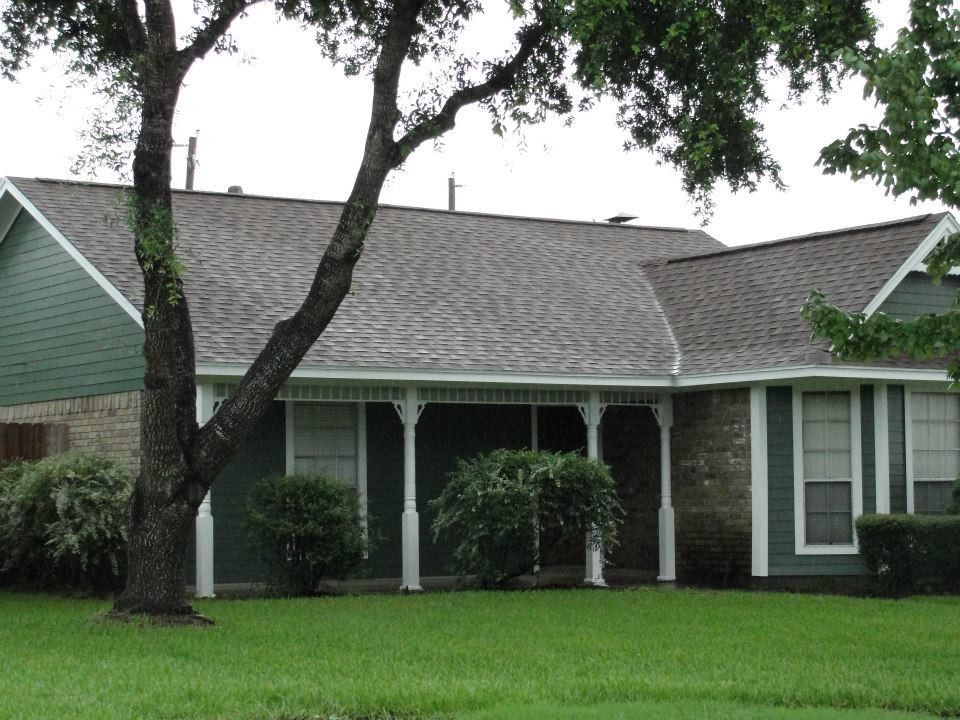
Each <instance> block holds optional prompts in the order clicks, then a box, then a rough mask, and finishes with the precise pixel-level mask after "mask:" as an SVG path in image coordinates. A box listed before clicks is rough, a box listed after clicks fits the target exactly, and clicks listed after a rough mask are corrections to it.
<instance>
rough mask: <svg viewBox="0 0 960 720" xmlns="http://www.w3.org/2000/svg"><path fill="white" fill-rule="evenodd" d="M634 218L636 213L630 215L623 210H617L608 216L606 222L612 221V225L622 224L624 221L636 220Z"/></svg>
mask: <svg viewBox="0 0 960 720" xmlns="http://www.w3.org/2000/svg"><path fill="white" fill-rule="evenodd" d="M636 219H637V216H636V215H631V214H630V213H625V212H618V213H617V214H616V215H614V216H613V217H608V218H607V222H608V223H612V224H613V225H623V224H624V223H626V222H630V221H631V220H636Z"/></svg>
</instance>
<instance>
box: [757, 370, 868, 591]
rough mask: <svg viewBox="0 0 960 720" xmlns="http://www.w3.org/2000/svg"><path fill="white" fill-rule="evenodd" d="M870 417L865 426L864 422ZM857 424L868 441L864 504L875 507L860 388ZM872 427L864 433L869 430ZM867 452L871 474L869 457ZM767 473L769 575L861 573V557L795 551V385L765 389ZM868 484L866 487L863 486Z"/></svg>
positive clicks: (863, 395) (864, 396) (864, 404)
mask: <svg viewBox="0 0 960 720" xmlns="http://www.w3.org/2000/svg"><path fill="white" fill-rule="evenodd" d="M867 416H869V426H868V425H867V419H868V418H867ZM861 423H862V426H863V433H864V435H867V434H869V435H870V440H869V443H867V442H865V443H864V444H863V452H864V463H863V471H864V472H863V485H864V508H865V509H866V508H867V507H871V508H873V507H875V504H876V503H875V488H876V480H875V478H874V474H873V469H874V462H873V437H872V436H873V432H872V428H873V394H872V392H869V391H868V388H863V389H861ZM868 427H869V428H870V432H869V433H868V431H867V428H868ZM868 450H869V454H870V456H871V457H870V459H869V475H868V458H867V452H868ZM767 477H768V483H769V500H768V503H769V504H768V508H769V512H770V515H769V530H768V539H769V571H770V575H771V576H773V577H776V576H797V575H857V574H860V573H861V572H863V563H862V562H861V560H860V556H859V555H797V554H796V552H795V550H796V546H795V536H794V506H793V505H794V502H793V487H794V477H793V389H792V388H790V387H770V388H767ZM868 485H869V486H871V487H870V489H869V490H867V486H868Z"/></svg>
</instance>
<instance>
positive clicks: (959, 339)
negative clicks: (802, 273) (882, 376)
mask: <svg viewBox="0 0 960 720" xmlns="http://www.w3.org/2000/svg"><path fill="white" fill-rule="evenodd" d="M800 314H801V316H802V317H803V318H804V319H805V320H807V321H808V322H809V323H810V325H811V326H812V328H813V337H814V338H821V339H826V340H828V341H829V342H830V351H831V352H832V353H833V355H834V357H836V358H837V359H838V360H875V359H883V358H897V357H908V358H913V359H915V360H929V359H931V358H942V357H947V356H949V355H951V354H952V353H954V352H956V351H957V350H960V307H958V306H957V304H956V303H955V304H954V307H953V308H951V309H950V310H949V311H948V312H946V313H942V314H939V315H935V314H929V315H921V316H920V317H918V318H915V319H913V320H898V319H895V318H892V317H890V316H889V315H886V314H884V313H882V312H876V313H874V314H873V315H871V316H869V317H867V315H865V314H864V313H861V312H853V313H851V312H846V311H845V310H842V309H841V308H838V307H836V306H834V305H830V304H829V303H828V302H827V300H826V298H825V297H824V296H823V295H822V294H821V293H819V292H817V291H814V292H812V293H810V297H809V298H808V299H807V302H806V303H805V304H804V306H803V309H802V310H801V313H800ZM948 374H949V376H950V378H951V379H952V380H953V381H954V382H960V365H958V363H957V362H956V361H955V360H951V362H950V363H949V365H948Z"/></svg>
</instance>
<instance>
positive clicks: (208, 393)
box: [194, 385, 214, 598]
mask: <svg viewBox="0 0 960 720" xmlns="http://www.w3.org/2000/svg"><path fill="white" fill-rule="evenodd" d="M212 416H213V387H211V386H210V385H197V422H198V423H199V424H200V425H203V424H204V423H205V422H207V420H209V419H210V418H211V417H212ZM194 523H195V528H196V562H195V568H194V569H195V572H196V579H195V581H194V585H195V589H194V593H195V595H196V596H197V597H198V598H206V597H213V596H214V594H213V507H212V504H211V498H210V491H209V490H208V491H207V494H206V496H205V497H204V498H203V502H201V503H200V509H199V510H198V512H197V519H196V520H195V521H194Z"/></svg>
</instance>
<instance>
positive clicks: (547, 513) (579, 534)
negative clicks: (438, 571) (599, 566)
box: [431, 450, 623, 587]
mask: <svg viewBox="0 0 960 720" xmlns="http://www.w3.org/2000/svg"><path fill="white" fill-rule="evenodd" d="M431 504H432V506H433V507H434V508H436V510H437V517H436V519H435V520H434V522H433V527H432V530H433V536H434V539H435V540H439V539H440V538H446V539H449V540H450V541H451V542H453V543H454V551H453V566H454V567H453V569H454V570H455V571H456V572H457V573H459V574H461V575H476V576H477V578H478V580H479V581H480V583H481V584H482V585H485V586H492V587H501V586H503V585H504V584H506V583H507V582H509V581H510V580H512V579H514V578H516V577H518V576H520V575H523V574H525V573H532V572H533V568H534V566H535V565H536V564H537V563H538V562H539V558H540V557H542V556H543V554H544V553H545V552H546V553H548V554H549V549H550V548H551V547H553V548H555V547H562V546H567V545H568V544H569V543H570V542H582V539H583V538H584V537H585V535H586V533H587V531H588V530H590V529H592V528H595V529H596V533H595V534H594V535H593V536H592V537H594V538H595V539H596V542H597V543H599V544H601V545H602V546H604V547H607V548H610V547H612V546H613V545H614V544H616V536H617V531H618V530H619V528H620V525H621V523H622V520H623V510H622V508H621V507H620V503H619V501H618V500H617V493H616V483H615V482H614V480H613V477H612V476H611V474H610V469H609V468H608V467H607V466H606V465H604V464H602V463H599V462H596V461H593V460H587V459H586V458H584V457H582V456H580V455H578V454H576V453H549V452H533V451H529V450H495V451H493V452H492V453H488V454H485V455H477V456H476V457H475V458H471V459H470V460H460V461H459V462H458V464H457V469H456V471H455V472H453V473H451V475H450V481H449V482H448V483H447V485H446V486H445V487H444V489H443V492H442V493H441V494H440V496H439V497H438V498H437V499H436V500H434V501H433V502H432V503H431Z"/></svg>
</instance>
